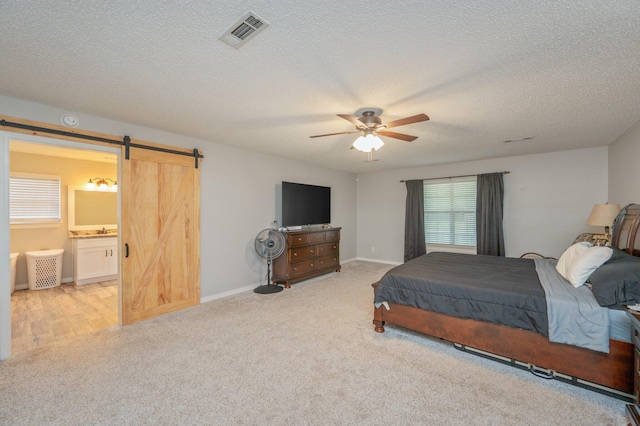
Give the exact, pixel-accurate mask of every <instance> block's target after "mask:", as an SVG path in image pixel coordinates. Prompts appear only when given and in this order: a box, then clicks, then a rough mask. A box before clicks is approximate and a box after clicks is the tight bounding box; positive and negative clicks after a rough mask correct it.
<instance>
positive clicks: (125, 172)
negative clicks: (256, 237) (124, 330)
mask: <svg viewBox="0 0 640 426" xmlns="http://www.w3.org/2000/svg"><path fill="white" fill-rule="evenodd" d="M119 186H120V185H119ZM120 187H121V188H126V190H125V191H123V194H122V219H123V220H122V222H123V223H124V224H126V225H125V226H123V229H122V244H123V249H124V253H123V254H122V258H121V259H122V324H123V325H125V324H131V323H134V322H137V321H141V320H144V319H148V318H152V317H156V316H159V315H163V314H166V313H168V312H173V311H176V310H179V309H183V308H186V307H189V306H193V305H197V304H199V303H200V172H199V169H197V168H195V163H194V158H193V157H186V156H180V155H175V154H169V153H162V152H157V151H151V150H144V149H139V148H131V149H130V159H129V160H126V159H125V160H123V162H122V184H121V186H120Z"/></svg>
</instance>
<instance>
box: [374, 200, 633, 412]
mask: <svg viewBox="0 0 640 426" xmlns="http://www.w3.org/2000/svg"><path fill="white" fill-rule="evenodd" d="M639 222H640V205H638V204H630V205H628V206H626V207H624V208H623V209H622V210H621V212H620V214H619V215H618V217H617V218H616V220H615V221H614V226H613V232H612V246H613V247H616V248H620V249H622V250H623V251H624V253H622V251H620V250H618V251H620V252H621V253H622V256H626V257H628V258H630V259H624V260H632V261H634V262H635V261H636V260H637V259H635V258H631V257H630V256H629V255H633V256H636V257H640V237H638V238H637V235H638V233H639V232H640V230H639ZM583 244H584V243H583ZM572 247H573V246H572ZM613 250H615V249H613ZM613 257H615V256H613ZM613 257H611V260H609V261H607V263H605V264H604V265H603V266H602V267H601V268H598V269H597V271H598V273H599V275H600V276H603V277H604V278H603V279H605V280H606V279H610V278H609V275H607V273H605V270H606V272H610V271H611V270H613V271H616V269H615V268H618V264H617V263H615V262H614V261H613ZM481 258H487V259H481ZM488 258H489V256H473V255H459V254H457V255H454V256H450V255H446V254H442V253H440V254H437V253H430V254H427V255H424V256H421V257H420V258H417V259H413V260H412V261H409V262H407V263H405V264H403V265H400V266H398V267H396V268H393V269H391V270H390V271H389V272H388V273H387V274H385V276H384V277H383V278H382V279H381V280H380V281H379V282H377V283H374V284H373V287H374V306H375V308H374V318H373V324H374V329H375V331H376V332H379V333H382V332H384V327H385V325H395V326H400V327H403V328H407V329H410V330H414V331H418V332H421V333H424V334H427V335H430V336H433V337H437V338H440V339H444V340H447V341H451V342H453V343H454V345H455V346H456V347H457V348H458V349H463V350H470V351H472V352H474V353H478V354H480V355H483V356H489V357H493V358H495V359H497V360H500V361H503V362H508V363H510V364H512V365H514V366H519V367H521V368H525V367H523V366H526V368H527V369H530V370H531V371H532V372H533V373H534V374H538V375H543V376H544V377H548V378H556V379H561V380H565V381H569V382H571V383H574V384H577V385H580V386H585V387H590V388H592V389H594V390H597V391H600V392H604V393H609V394H612V396H618V397H621V398H622V399H625V398H626V399H629V398H630V397H631V395H632V394H633V377H634V375H633V363H634V357H633V356H634V349H633V344H632V343H631V332H630V331H629V330H630V328H625V327H624V325H622V326H620V324H619V323H620V322H622V323H624V321H625V318H626V315H625V314H624V311H623V310H621V307H622V304H620V303H618V304H617V305H616V306H614V305H615V304H612V305H611V306H610V307H611V309H602V308H600V307H598V309H600V310H601V311H606V312H611V315H610V318H611V319H612V322H611V324H612V326H611V327H610V330H614V331H615V330H617V334H615V332H614V333H613V334H611V335H609V336H607V337H605V339H606V340H608V342H607V343H608V345H607V346H608V348H607V350H606V351H602V350H593V349H588V348H587V347H580V346H575V345H574V344H565V343H555V342H551V341H550V340H549V326H548V324H546V323H545V322H546V321H547V308H546V302H545V290H544V289H543V288H542V286H543V285H544V284H540V279H539V277H538V276H537V270H536V267H537V266H536V265H537V263H534V261H533V260H532V259H516V258H504V257H490V258H491V259H488ZM561 259H562V258H561ZM545 261H548V260H545ZM447 263H448V264H449V265H450V266H449V267H448V268H444V267H439V265H440V266H442V265H443V264H447ZM452 265H453V266H452ZM605 265H606V267H605ZM635 266H637V265H635ZM472 267H473V268H479V269H477V270H478V271H480V272H479V273H469V272H468V271H470V270H472V269H471V268H472ZM483 268H484V269H483ZM445 270H448V271H449V272H446V271H445ZM458 271H462V273H459V272H458ZM465 271H467V272H466V273H465ZM452 274H453V275H452ZM595 275H596V274H595V272H594V274H593V275H592V276H595ZM636 276H637V275H636ZM478 277H482V279H480V280H478ZM483 280H484V281H483ZM634 280H635V278H634ZM593 281H594V282H595V280H593ZM605 284H606V285H607V287H606V288H607V289H608V288H610V286H609V284H608V283H605ZM636 284H637V283H636ZM589 285H591V284H589ZM390 287H400V288H399V289H397V288H396V289H395V290H393V291H390V290H389V288H390ZM635 287H640V285H636V286H635ZM470 288H471V289H470ZM505 288H509V291H508V292H507V294H506V295H504V294H503V293H504V289H505ZM582 288H583V289H586V291H588V292H591V289H590V288H589V287H587V286H582ZM600 288H604V287H600ZM598 291H600V290H598ZM607 291H609V290H607ZM617 291H618V293H620V290H617ZM638 291H639V293H638V294H631V293H632V292H629V294H630V296H628V297H629V299H628V300H632V298H633V297H636V298H638V299H640V289H639V290H638ZM394 292H395V293H398V294H400V297H398V298H397V299H396V300H391V299H393V297H391V296H390V295H391V294H392V293H394ZM593 293H594V294H596V293H597V288H596V286H595V285H594V287H593ZM596 297H598V296H596ZM385 299H387V300H385ZM496 300H499V302H497V303H493V302H495V301H496ZM598 301H600V299H598ZM619 301H620V300H618V302H619ZM627 302H628V301H627ZM627 302H625V303H627ZM638 302H640V300H638V301H637V302H636V303H638ZM463 305H466V307H465V306H463ZM467 308H469V309H470V311H469V310H468V309H467ZM474 309H475V312H474ZM478 311H479V312H478ZM516 311H518V312H517V313H516ZM551 313H552V311H550V312H549V314H551ZM505 324H506V325H505ZM614 325H615V326H614ZM553 328H554V329H555V326H554V327H553ZM620 329H622V330H623V331H620ZM610 330H609V331H610Z"/></svg>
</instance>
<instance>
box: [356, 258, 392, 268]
mask: <svg viewBox="0 0 640 426" xmlns="http://www.w3.org/2000/svg"><path fill="white" fill-rule="evenodd" d="M355 260H362V261H363V262H373V263H383V264H385V265H395V266H398V265H402V262H392V261H390V260H380V259H368V258H366V257H356V258H355Z"/></svg>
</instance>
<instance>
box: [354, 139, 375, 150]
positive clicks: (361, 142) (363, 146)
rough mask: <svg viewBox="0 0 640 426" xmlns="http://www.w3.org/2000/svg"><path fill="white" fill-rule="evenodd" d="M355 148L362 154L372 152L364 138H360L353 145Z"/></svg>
mask: <svg viewBox="0 0 640 426" xmlns="http://www.w3.org/2000/svg"><path fill="white" fill-rule="evenodd" d="M353 147H354V148H355V149H357V150H358V151H362V152H371V148H368V147H367V142H366V140H365V137H364V136H359V137H358V139H356V141H355V142H354V143H353Z"/></svg>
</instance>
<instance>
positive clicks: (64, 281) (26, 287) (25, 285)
mask: <svg viewBox="0 0 640 426" xmlns="http://www.w3.org/2000/svg"><path fill="white" fill-rule="evenodd" d="M60 282H61V283H62V284H68V283H72V282H73V277H67V278H62V280H61V281H60ZM16 290H29V283H28V282H27V283H22V284H16Z"/></svg>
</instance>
